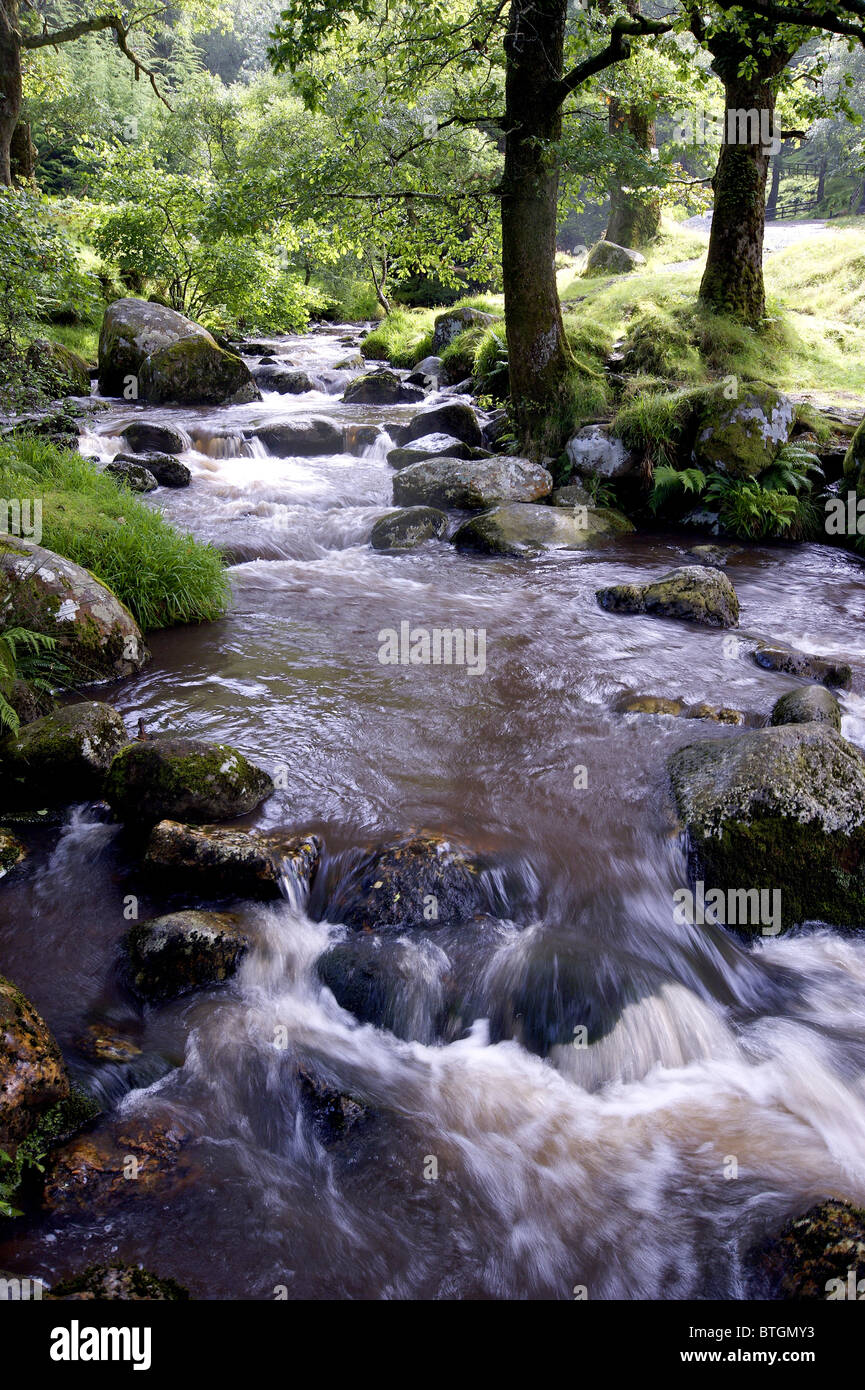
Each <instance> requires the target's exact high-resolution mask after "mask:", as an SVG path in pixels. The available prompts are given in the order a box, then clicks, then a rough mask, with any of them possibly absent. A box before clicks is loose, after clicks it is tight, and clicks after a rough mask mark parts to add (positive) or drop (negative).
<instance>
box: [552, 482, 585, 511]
mask: <svg viewBox="0 0 865 1390" xmlns="http://www.w3.org/2000/svg"><path fill="white" fill-rule="evenodd" d="M550 501H551V503H552V504H553V506H554V507H594V505H595V503H594V500H593V498H592V494H591V493H590V492H589V491H588V489H587V488H586V487H584V486H583V484H582V483H567V484H566V485H565V487H557V488H555V489H554V491H553V493H552V496H551V497H550Z"/></svg>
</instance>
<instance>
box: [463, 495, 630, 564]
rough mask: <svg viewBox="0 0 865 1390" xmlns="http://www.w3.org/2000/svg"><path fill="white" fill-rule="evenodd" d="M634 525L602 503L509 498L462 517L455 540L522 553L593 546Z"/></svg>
mask: <svg viewBox="0 0 865 1390" xmlns="http://www.w3.org/2000/svg"><path fill="white" fill-rule="evenodd" d="M633 529H634V528H633V526H632V524H631V522H630V521H628V519H627V517H624V516H622V515H621V513H620V512H615V511H611V510H610V509H609V508H606V507H581V508H573V507H547V506H536V505H534V504H533V503H530V502H511V503H506V504H505V505H503V506H500V507H493V508H492V510H491V511H488V512H482V513H481V514H480V516H474V517H471V519H470V520H469V521H466V522H463V524H462V526H460V527H459V528H458V530H457V531H456V532H455V533H454V537H453V543H454V545H455V546H457V547H458V548H459V549H461V550H479V551H481V552H482V553H484V554H488V555H512V556H515V557H519V558H523V557H526V556H531V555H537V554H538V553H539V552H540V551H544V550H587V549H591V548H592V547H594V546H598V545H603V544H605V543H607V542H609V541H612V540H615V538H616V537H617V536H621V535H626V534H627V533H628V532H630V531H633Z"/></svg>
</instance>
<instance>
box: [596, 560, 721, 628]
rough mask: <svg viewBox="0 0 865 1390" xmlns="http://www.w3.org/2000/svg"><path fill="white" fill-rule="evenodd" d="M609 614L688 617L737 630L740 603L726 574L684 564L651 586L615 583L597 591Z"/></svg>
mask: <svg viewBox="0 0 865 1390" xmlns="http://www.w3.org/2000/svg"><path fill="white" fill-rule="evenodd" d="M596 595H597V599H598V602H599V603H600V605H601V607H602V608H606V609H607V610H608V611H609V612H611V613H648V614H651V615H652V616H653V617H657V618H689V619H690V620H691V621H692V622H695V623H705V624H706V625H707V626H708V627H738V625H739V600H738V598H737V596H736V590H735V589H734V588H733V585H732V584H731V583H730V581H729V579H728V578H727V576H726V575H725V574H722V573H721V571H720V570H716V569H711V568H710V567H709V566H707V565H685V566H684V567H683V568H682V569H677V570H671V571H670V573H669V574H665V575H662V576H661V578H660V579H656V580H654V581H653V582H652V583H650V584H614V585H612V586H611V587H610V588H608V589H598V590H597V591H596Z"/></svg>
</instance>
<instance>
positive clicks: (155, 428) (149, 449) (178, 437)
mask: <svg viewBox="0 0 865 1390" xmlns="http://www.w3.org/2000/svg"><path fill="white" fill-rule="evenodd" d="M120 437H121V439H125V440H126V443H127V444H128V445H129V448H130V449H131V450H132V451H133V453H135V454H148V453H159V454H182V453H183V451H184V449H187V448H188V447H189V440H188V439H187V437H186V436H185V435H184V434H182V433H181V431H180V430H177V429H175V428H174V426H173V425H164V424H160V425H157V424H155V423H154V422H153V421H150V420H133V421H132V424H131V425H126V426H125V427H124V428H123V429H122V430H121V432H120Z"/></svg>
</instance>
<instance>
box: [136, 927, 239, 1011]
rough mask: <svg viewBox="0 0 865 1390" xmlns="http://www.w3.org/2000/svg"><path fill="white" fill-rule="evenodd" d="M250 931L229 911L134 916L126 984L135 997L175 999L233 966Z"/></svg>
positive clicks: (217, 980)
mask: <svg viewBox="0 0 865 1390" xmlns="http://www.w3.org/2000/svg"><path fill="white" fill-rule="evenodd" d="M248 949H249V937H248V936H247V934H246V932H245V931H244V930H243V926H242V923H241V919H240V917H239V916H238V915H237V914H236V913H233V912H201V911H194V910H190V911H187V912H171V913H168V914H167V915H166V916H164V917H154V918H153V919H152V920H151V921H149V922H137V923H136V924H135V926H134V927H132V929H131V930H130V931H129V932H128V933H127V936H126V938H125V941H124V950H125V952H126V962H127V978H128V981H129V986H130V988H131V989H132V990H133V992H134V993H135V994H137V995H138V997H139V999H146V1000H148V1001H149V1002H159V1001H161V1000H164V999H177V998H179V997H180V995H182V994H188V993H189V992H190V991H191V990H194V989H202V988H204V987H205V986H207V985H221V984H224V983H225V981H226V980H228V979H230V978H231V976H232V975H233V974H234V973H235V972H236V970H237V967H238V965H239V964H240V961H241V960H242V958H243V956H244V955H245V953H246V952H247V950H248Z"/></svg>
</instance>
